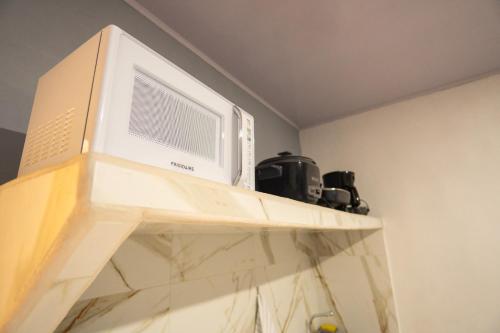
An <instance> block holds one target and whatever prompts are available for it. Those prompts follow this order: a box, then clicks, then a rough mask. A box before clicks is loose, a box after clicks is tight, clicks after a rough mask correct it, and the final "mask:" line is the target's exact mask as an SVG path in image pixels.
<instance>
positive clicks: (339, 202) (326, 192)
mask: <svg viewBox="0 0 500 333" xmlns="http://www.w3.org/2000/svg"><path fill="white" fill-rule="evenodd" d="M350 203H351V193H350V192H349V191H346V190H343V189H341V188H335V187H323V190H322V191H321V198H320V199H319V201H318V205H320V206H324V207H330V208H336V209H339V210H344V211H345V210H346V207H347V206H348V205H349V204H350Z"/></svg>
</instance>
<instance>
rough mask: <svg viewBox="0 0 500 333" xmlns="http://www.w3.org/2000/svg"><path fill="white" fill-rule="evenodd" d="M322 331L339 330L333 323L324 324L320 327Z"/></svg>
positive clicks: (328, 332) (326, 332) (327, 332)
mask: <svg viewBox="0 0 500 333" xmlns="http://www.w3.org/2000/svg"><path fill="white" fill-rule="evenodd" d="M319 331H320V332H322V333H323V332H324V333H330V332H332V333H334V332H337V326H335V325H332V324H323V325H321V326H320V327H319Z"/></svg>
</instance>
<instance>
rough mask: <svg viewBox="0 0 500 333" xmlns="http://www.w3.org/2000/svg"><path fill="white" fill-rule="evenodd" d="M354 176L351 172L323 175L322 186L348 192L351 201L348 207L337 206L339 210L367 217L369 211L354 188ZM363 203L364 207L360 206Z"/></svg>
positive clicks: (334, 172)
mask: <svg viewBox="0 0 500 333" xmlns="http://www.w3.org/2000/svg"><path fill="white" fill-rule="evenodd" d="M354 180H355V174H354V172H352V171H333V172H329V173H326V174H324V175H323V186H324V187H325V188H339V189H343V190H346V191H348V192H349V193H350V194H351V199H350V202H349V204H348V205H345V206H339V207H337V209H341V210H344V211H347V212H351V213H357V214H362V215H367V214H368V212H369V211H370V208H369V207H368V204H366V202H365V201H364V200H362V199H361V198H360V197H359V193H358V190H357V189H356V187H355V186H354ZM361 202H364V203H365V205H366V206H361Z"/></svg>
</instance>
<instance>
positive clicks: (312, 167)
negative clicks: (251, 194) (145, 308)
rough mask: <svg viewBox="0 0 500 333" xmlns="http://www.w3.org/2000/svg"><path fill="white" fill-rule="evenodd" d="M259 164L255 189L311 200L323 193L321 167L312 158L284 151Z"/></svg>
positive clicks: (305, 200) (314, 200)
mask: <svg viewBox="0 0 500 333" xmlns="http://www.w3.org/2000/svg"><path fill="white" fill-rule="evenodd" d="M278 155H279V156H277V157H273V158H269V159H267V160H264V161H262V162H260V163H259V164H258V165H257V167H256V168H255V189H256V190H257V191H260V192H265V193H270V194H275V195H279V196H282V197H286V198H290V199H295V200H299V201H303V202H308V203H316V202H317V201H318V199H319V198H320V197H321V181H320V179H321V178H320V177H321V176H320V172H319V168H318V166H317V165H316V162H314V161H313V160H312V159H310V158H308V157H305V156H296V155H292V154H291V153H290V152H282V153H279V154H278Z"/></svg>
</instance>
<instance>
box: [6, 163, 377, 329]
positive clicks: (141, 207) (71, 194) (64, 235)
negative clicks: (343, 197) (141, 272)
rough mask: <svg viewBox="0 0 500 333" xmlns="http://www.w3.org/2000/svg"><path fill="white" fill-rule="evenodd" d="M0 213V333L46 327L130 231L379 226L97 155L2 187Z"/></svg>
mask: <svg viewBox="0 0 500 333" xmlns="http://www.w3.org/2000/svg"><path fill="white" fill-rule="evenodd" d="M131 189H133V191H132V190H131ZM20 208H25V209H20ZM0 214H1V220H2V221H1V222H2V224H1V228H2V232H0V240H1V242H0V265H1V267H2V269H1V270H0V280H1V281H2V282H1V283H0V331H2V332H16V333H17V332H19V333H22V332H34V331H36V332H52V331H53V330H54V329H55V328H56V327H57V325H58V324H59V322H60V321H61V320H62V319H63V318H64V316H65V315H66V314H67V312H68V311H69V309H70V308H71V307H72V305H73V304H74V303H75V302H76V301H77V300H78V299H79V298H80V296H81V295H82V294H83V293H84V291H85V290H86V289H87V288H88V287H89V286H90V284H91V283H92V282H93V281H94V279H95V278H96V276H97V275H98V274H99V272H100V271H101V270H102V268H103V267H104V265H105V264H106V263H107V261H108V260H109V259H110V258H111V256H112V255H113V254H114V253H115V251H116V250H117V249H118V247H119V246H120V245H121V244H122V243H123V242H124V241H125V240H126V239H127V238H128V236H129V235H130V234H131V233H133V232H135V233H166V232H171V233H176V232H180V233H200V232H207V233H208V232H217V233H221V232H250V231H262V230H270V231H273V230H277V231H280V230H281V231H282V230H290V229H297V230H304V231H324V230H361V229H380V228H381V227H382V221H381V219H377V218H373V217H366V216H358V215H353V214H347V213H343V212H337V211H334V210H330V209H326V208H321V207H317V206H313V205H307V204H303V203H299V202H296V201H293V200H289V199H283V198H279V197H275V196H271V195H267V194H263V193H258V192H254V191H248V190H244V189H239V188H234V187H230V186H226V185H223V184H218V183H214V182H210V181H206V180H202V179H198V178H194V177H191V176H188V175H181V174H178V173H175V172H171V171H165V170H161V169H158V168H154V167H149V166H145V165H141V164H138V163H133V162H130V161H125V160H122V159H119V158H114V157H109V156H104V155H99V154H89V155H82V156H79V157H77V158H75V159H73V160H71V161H68V162H65V163H62V164H60V165H58V166H56V167H51V168H47V169H44V170H41V171H39V172H36V173H33V174H31V175H28V176H26V177H21V178H19V179H16V180H14V181H12V182H10V183H7V184H5V185H2V186H1V187H0ZM47 309H50V311H47Z"/></svg>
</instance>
